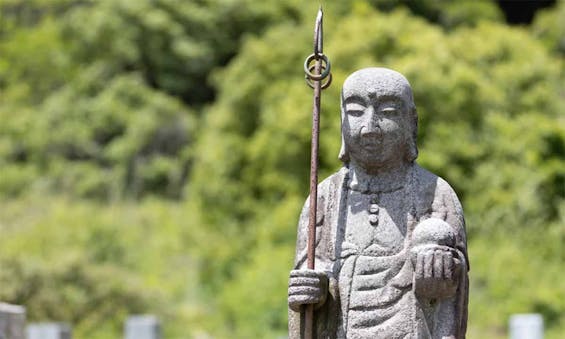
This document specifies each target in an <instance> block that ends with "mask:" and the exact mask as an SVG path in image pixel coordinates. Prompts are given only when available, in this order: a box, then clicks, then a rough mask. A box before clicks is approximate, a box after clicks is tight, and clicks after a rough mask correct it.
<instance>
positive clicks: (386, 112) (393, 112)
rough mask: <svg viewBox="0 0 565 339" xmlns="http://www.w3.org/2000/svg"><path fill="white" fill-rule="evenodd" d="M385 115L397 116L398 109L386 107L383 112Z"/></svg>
mask: <svg viewBox="0 0 565 339" xmlns="http://www.w3.org/2000/svg"><path fill="white" fill-rule="evenodd" d="M381 112H383V113H384V114H396V113H398V109H397V108H396V107H386V108H383V109H382V110H381Z"/></svg>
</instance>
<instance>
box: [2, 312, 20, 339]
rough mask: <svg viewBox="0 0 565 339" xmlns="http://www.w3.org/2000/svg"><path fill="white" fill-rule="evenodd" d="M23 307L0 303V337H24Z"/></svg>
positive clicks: (6, 338) (18, 338)
mask: <svg viewBox="0 0 565 339" xmlns="http://www.w3.org/2000/svg"><path fill="white" fill-rule="evenodd" d="M25 322H26V311H25V308H24V307H22V306H18V305H11V304H5V303H0V339H25V333H24V329H25Z"/></svg>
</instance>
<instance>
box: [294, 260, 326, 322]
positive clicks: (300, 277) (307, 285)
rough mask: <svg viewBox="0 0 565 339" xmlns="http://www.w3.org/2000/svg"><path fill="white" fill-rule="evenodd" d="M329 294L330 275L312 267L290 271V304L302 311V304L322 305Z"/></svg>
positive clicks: (297, 310)
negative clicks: (311, 268)
mask: <svg viewBox="0 0 565 339" xmlns="http://www.w3.org/2000/svg"><path fill="white" fill-rule="evenodd" d="M327 294H328V276H327V274H326V273H324V272H322V271H315V270H310V269H301V270H292V271H290V279H289V282H288V306H289V307H290V308H291V309H292V310H293V311H296V312H300V308H301V306H302V305H306V304H316V306H315V307H316V308H318V307H320V306H322V305H323V304H324V302H325V301H326V296H327Z"/></svg>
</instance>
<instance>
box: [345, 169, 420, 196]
mask: <svg viewBox="0 0 565 339" xmlns="http://www.w3.org/2000/svg"><path fill="white" fill-rule="evenodd" d="M413 165H414V164H413V163H407V162H403V163H401V164H399V165H397V166H389V167H382V168H378V169H372V170H371V171H367V170H366V169H365V168H363V167H362V166H360V165H358V164H356V163H355V162H351V163H350V164H349V173H350V174H349V177H350V178H351V179H350V181H349V188H350V189H352V190H354V191H359V192H362V193H386V192H394V191H397V190H399V189H401V188H403V187H404V186H405V185H406V183H407V178H408V175H409V174H410V172H411V170H412V167H413Z"/></svg>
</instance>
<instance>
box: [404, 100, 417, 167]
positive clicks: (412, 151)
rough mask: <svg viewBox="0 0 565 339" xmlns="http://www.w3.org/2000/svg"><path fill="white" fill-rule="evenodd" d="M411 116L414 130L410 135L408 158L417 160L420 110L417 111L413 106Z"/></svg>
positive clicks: (410, 160)
mask: <svg viewBox="0 0 565 339" xmlns="http://www.w3.org/2000/svg"><path fill="white" fill-rule="evenodd" d="M411 116H412V119H411V120H412V121H411V122H412V124H411V126H412V131H410V135H409V136H408V151H407V154H406V158H407V159H406V160H408V161H409V162H412V161H414V160H416V158H417V157H418V143H417V139H418V112H417V111H416V107H412V109H411Z"/></svg>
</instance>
